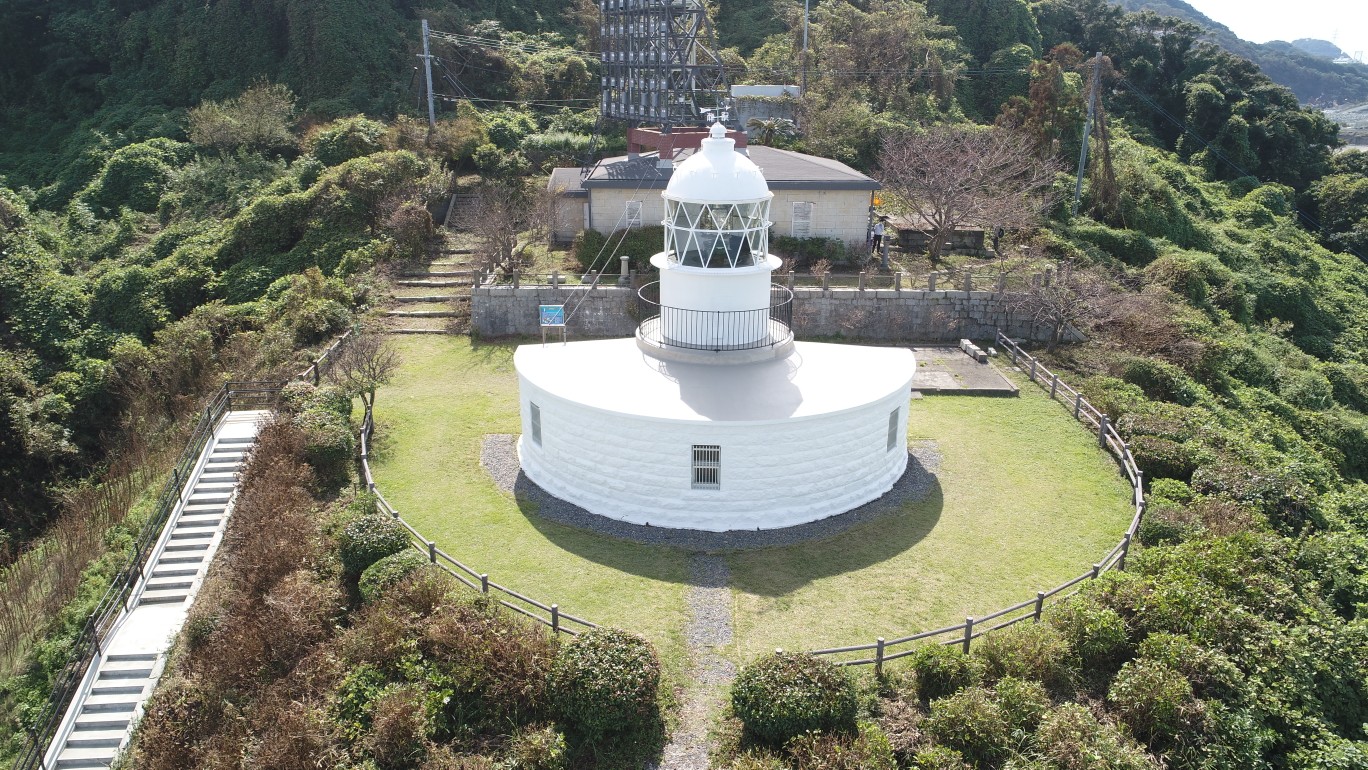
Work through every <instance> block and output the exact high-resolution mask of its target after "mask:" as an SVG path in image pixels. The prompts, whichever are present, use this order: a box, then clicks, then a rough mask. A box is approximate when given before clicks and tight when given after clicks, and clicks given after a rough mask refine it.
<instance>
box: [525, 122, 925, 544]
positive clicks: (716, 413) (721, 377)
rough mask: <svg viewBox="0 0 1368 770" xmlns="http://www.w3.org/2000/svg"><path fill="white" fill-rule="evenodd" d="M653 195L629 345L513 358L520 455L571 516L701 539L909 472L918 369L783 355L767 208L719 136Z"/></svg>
mask: <svg viewBox="0 0 1368 770" xmlns="http://www.w3.org/2000/svg"><path fill="white" fill-rule="evenodd" d="M662 195H663V196H664V198H665V219H664V221H663V222H662V224H663V225H664V226H665V250H664V251H662V252H661V253H659V254H657V255H656V256H655V257H653V258H652V259H651V263H652V264H653V265H655V266H656V267H657V268H659V270H660V281H659V282H658V283H655V284H651V285H649V286H648V287H646V289H643V293H642V295H641V296H642V299H643V300H644V301H645V302H646V303H648V304H651V305H653V306H654V308H655V310H656V311H657V312H656V314H655V315H654V316H652V317H650V318H647V319H646V320H645V321H643V322H642V323H641V326H640V327H638V329H637V335H636V338H635V339H625V340H603V341H594V342H575V343H570V344H564V345H549V346H548V345H524V346H522V347H519V348H518V351H517V353H516V354H515V355H514V357H513V363H514V366H515V367H516V368H517V370H518V382H519V387H520V399H521V409H522V420H523V432H522V438H521V439H520V440H519V442H518V456H519V459H520V461H521V464H522V469H523V472H524V473H525V474H526V475H527V477H528V478H529V479H531V480H532V481H533V482H535V483H536V484H538V485H539V486H540V487H541V488H542V489H544V490H546V491H547V492H549V493H551V494H552V495H555V496H556V497H559V498H561V499H562V500H566V501H568V502H571V503H574V504H576V505H578V506H580V507H581V508H584V509H585V510H587V511H589V512H591V513H595V514H599V515H602V516H608V517H611V518H614V519H620V520H623V521H628V522H632V523H635V524H649V525H651V526H655V527H676V528H683V529H701V530H708V531H713V532H725V531H729V530H755V529H774V528H779V527H788V526H792V525H795V524H803V523H806V522H810V521H816V520H818V519H823V518H827V517H829V516H835V515H836V514H839V513H844V512H845V511H848V510H850V509H852V508H856V507H858V506H860V505H863V504H864V503H867V502H869V501H871V500H873V499H875V498H877V497H879V496H880V495H882V494H883V493H885V492H887V491H888V490H889V489H891V488H892V487H893V484H894V483H895V482H896V481H897V480H898V478H899V477H900V476H901V475H902V473H903V471H904V470H905V469H906V467H907V405H908V401H909V398H910V396H911V387H912V376H913V374H914V373H915V372H916V368H917V363H916V360H915V359H914V358H913V355H912V352H911V351H910V350H906V349H897V348H872V347H860V346H855V345H825V344H817V343H802V342H798V343H796V342H794V340H793V333H792V330H791V320H792V310H793V306H792V300H793V296H792V293H791V292H789V291H788V289H786V288H784V287H779V286H773V285H772V284H771V283H770V275H771V273H772V272H773V271H774V270H775V269H777V268H778V267H779V264H780V261H779V260H778V259H777V258H775V257H774V256H772V255H770V254H769V252H768V245H769V227H770V221H769V204H770V199H771V198H772V197H773V195H772V194H771V193H770V191H769V188H768V186H767V185H766V184H765V179H764V176H763V175H762V174H761V173H760V169H759V168H757V167H756V166H755V164H754V163H751V162H750V160H749V159H747V158H746V157H745V156H742V155H740V154H738V153H736V152H735V151H734V149H733V142H732V140H730V139H727V138H725V131H724V130H723V129H722V127H721V126H720V125H717V126H714V127H713V130H712V136H711V138H709V139H705V140H703V142H702V146H701V147H700V152H699V153H698V154H696V155H694V156H692V157H690V158H689V159H688V160H686V161H684V162H683V163H682V164H680V165H679V167H678V168H676V169H675V170H674V172H673V174H672V175H671V178H670V182H669V184H668V185H667V186H666V188H665V191H664V193H662Z"/></svg>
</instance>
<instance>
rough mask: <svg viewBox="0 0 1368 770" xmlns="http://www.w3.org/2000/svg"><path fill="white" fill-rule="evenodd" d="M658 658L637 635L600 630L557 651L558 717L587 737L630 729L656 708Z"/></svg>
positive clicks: (552, 687)
mask: <svg viewBox="0 0 1368 770" xmlns="http://www.w3.org/2000/svg"><path fill="white" fill-rule="evenodd" d="M659 686H660V661H659V660H657V659H656V654H655V650H654V649H653V648H652V647H651V643H650V642H648V641H646V640H645V639H643V638H641V637H640V636H637V635H635V634H629V633H627V632H625V631H619V630H617V629H612V628H596V629H593V630H591V631H588V632H586V633H584V634H581V635H580V636H578V637H576V638H574V639H572V640H571V641H570V642H569V643H567V644H565V645H563V646H562V647H561V648H560V651H559V652H558V653H557V654H556V660H555V663H553V664H552V666H551V675H550V678H549V680H548V688H549V694H550V700H551V709H552V712H553V713H554V714H555V716H556V718H557V720H559V721H561V722H562V723H563V724H565V725H567V726H569V727H572V728H573V729H574V730H575V731H576V732H578V733H580V734H581V735H583V736H585V737H587V738H595V737H598V736H601V735H604V734H607V733H613V732H625V731H630V730H632V729H634V728H636V727H638V726H639V725H641V724H642V723H643V722H644V721H645V720H647V719H649V718H650V717H651V715H652V714H654V713H655V711H656V691H657V689H658V688H659Z"/></svg>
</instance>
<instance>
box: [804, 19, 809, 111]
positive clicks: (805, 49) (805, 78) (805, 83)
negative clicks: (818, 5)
mask: <svg viewBox="0 0 1368 770" xmlns="http://www.w3.org/2000/svg"><path fill="white" fill-rule="evenodd" d="M808 4H809V0H803V85H802V88H803V96H807V70H808V15H809V12H808Z"/></svg>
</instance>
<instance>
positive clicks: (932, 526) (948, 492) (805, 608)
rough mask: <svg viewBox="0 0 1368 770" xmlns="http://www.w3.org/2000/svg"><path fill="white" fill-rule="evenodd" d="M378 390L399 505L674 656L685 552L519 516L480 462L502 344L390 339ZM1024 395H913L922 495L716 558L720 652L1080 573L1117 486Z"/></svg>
mask: <svg viewBox="0 0 1368 770" xmlns="http://www.w3.org/2000/svg"><path fill="white" fill-rule="evenodd" d="M395 344H396V345H397V346H398V348H399V350H400V352H401V354H402V355H403V357H404V364H403V366H402V368H401V369H400V371H399V373H398V375H397V376H396V377H395V379H394V382H393V383H392V384H390V385H389V386H387V387H385V388H384V389H382V390H381V391H380V393H379V398H378V408H377V420H378V422H379V425H380V430H381V433H380V435H379V437H378V438H377V447H376V461H375V463H374V464H373V468H374V471H375V476H376V480H377V483H378V484H379V485H380V488H381V490H382V491H383V492H384V494H385V496H386V497H387V498H388V499H389V500H390V502H391V503H392V504H393V505H394V506H395V507H396V508H398V509H399V510H400V512H401V513H402V514H403V516H404V518H405V519H407V520H408V521H409V522H410V523H411V524H413V526H414V527H416V528H417V529H418V530H419V531H421V532H423V533H424V534H425V535H426V536H427V537H429V538H431V539H433V540H435V541H436V542H437V543H438V544H439V546H440V547H441V548H442V549H443V550H445V551H447V552H448V553H451V554H452V555H453V556H455V557H456V558H458V559H461V560H462V561H464V562H465V563H466V564H469V565H470V566H472V567H474V568H475V569H478V570H481V571H485V572H488V573H489V575H490V578H491V579H492V580H494V581H496V582H499V583H502V584H504V585H507V586H509V587H511V588H514V589H516V590H519V591H521V592H522V593H525V594H527V595H530V596H532V597H533V598H536V599H540V600H541V601H543V602H547V603H550V602H553V601H554V602H556V603H558V604H560V606H561V608H562V609H563V610H564V611H566V612H569V613H571V614H574V615H578V616H580V617H584V618H587V619H589V620H593V621H596V622H600V623H606V624H611V625H616V626H619V627H622V628H626V629H629V630H632V631H636V632H638V633H641V634H643V635H645V636H647V637H648V638H650V639H651V640H652V641H653V642H655V643H656V644H657V646H658V647H659V648H660V651H661V654H662V657H663V658H664V659H665V661H666V663H667V666H668V667H669V668H670V669H672V673H673V674H674V675H676V676H678V675H679V673H680V672H681V671H682V667H683V660H684V656H683V651H684V647H683V628H684V623H685V621H686V612H685V606H684V594H685V591H686V589H687V586H686V585H685V580H686V575H687V561H688V555H687V554H686V553H683V552H680V551H675V550H672V549H668V548H658V547H650V546H643V545H637V544H633V543H623V542H619V541H615V540H610V539H607V538H603V537H600V536H597V535H593V534H589V533H586V532H583V531H580V530H576V529H572V528H568V527H563V526H560V525H556V524H553V523H550V522H547V521H544V520H541V519H533V518H529V516H528V515H527V514H525V513H523V511H522V510H521V509H520V508H519V505H518V503H517V502H516V501H515V500H514V499H513V497H512V496H511V495H509V494H506V493H503V492H501V491H499V490H498V488H496V487H495V485H494V483H493V481H492V480H491V479H490V478H489V477H488V476H487V475H486V474H485V473H484V471H483V470H481V469H480V467H479V454H480V442H481V439H482V437H483V436H484V435H485V434H489V433H517V432H518V431H519V429H520V425H519V419H518V397H517V377H516V375H515V373H514V371H513V364H512V357H513V346H512V345H504V344H499V345H489V344H481V345H477V346H472V344H471V342H470V341H469V340H468V339H467V338H464V337H445V336H440V337H439V336H431V337H420V336H414V337H398V338H396V339H395ZM1033 388H1034V386H1024V387H1023V395H1022V397H1021V398H1019V399H993V398H972V397H954V396H938V397H929V398H926V399H922V400H919V401H914V402H913V403H912V409H911V428H910V435H911V437H912V439H914V440H916V439H929V440H933V441H935V442H936V445H937V447H938V449H939V451H940V454H941V457H942V460H941V468H940V471H939V474H938V476H939V486H938V488H937V489H936V490H935V491H934V493H933V494H932V495H931V496H930V497H929V498H928V499H926V500H923V501H921V502H919V503H916V504H912V505H909V506H908V511H907V513H906V515H903V516H896V517H889V518H887V519H884V520H882V521H879V522H875V523H872V524H869V525H865V526H863V527H859V528H857V529H855V530H853V531H850V532H847V533H845V534H843V535H840V536H838V537H835V538H832V539H830V540H826V541H822V542H817V543H810V544H806V545H801V546H793V547H787V548H774V549H767V550H762V551H753V552H741V553H735V554H732V555H730V556H729V557H728V559H729V562H730V565H731V568H732V577H733V581H732V585H733V588H734V597H735V601H736V608H735V626H736V642H735V645H734V649H733V650H731V653H732V654H733V655H734V656H735V657H737V658H738V659H739V660H743V661H744V660H748V659H750V658H752V657H754V656H756V655H758V654H760V653H762V652H765V651H768V650H771V649H773V648H775V647H783V648H785V649H794V650H798V649H814V648H817V647H823V646H837V645H844V644H854V643H858V642H864V641H873V640H874V638H875V637H877V636H880V635H882V636H886V637H894V636H898V635H902V634H904V633H911V632H913V631H918V630H923V629H927V628H931V627H933V626H936V625H948V624H951V623H954V622H957V621H960V620H963V618H964V616H965V615H981V614H985V613H988V612H991V611H993V610H996V609H998V608H1000V607H1002V606H1006V605H1008V604H1012V603H1015V602H1017V601H1020V600H1022V599H1025V598H1027V597H1030V596H1034V594H1035V591H1036V590H1040V589H1045V588H1050V587H1053V586H1054V585H1056V584H1058V583H1060V582H1063V580H1065V579H1067V578H1069V577H1072V576H1074V575H1077V574H1079V573H1081V572H1083V571H1084V570H1085V569H1086V568H1087V567H1088V565H1090V564H1091V563H1092V562H1093V561H1096V560H1097V559H1098V558H1100V557H1101V556H1102V555H1103V554H1105V553H1106V552H1107V551H1108V550H1109V549H1110V548H1111V547H1112V546H1113V545H1115V543H1116V541H1117V539H1118V538H1119V537H1120V535H1121V532H1122V531H1124V529H1125V527H1126V525H1127V523H1128V522H1129V518H1130V511H1129V510H1128V507H1127V499H1128V487H1127V485H1126V484H1125V482H1124V481H1123V480H1122V479H1121V478H1120V476H1119V475H1118V473H1117V471H1116V466H1115V465H1114V464H1113V463H1112V462H1111V460H1110V459H1109V458H1108V457H1107V456H1106V455H1104V454H1103V453H1102V452H1101V451H1099V450H1098V449H1097V447H1096V445H1095V443H1094V442H1093V441H1092V440H1091V438H1090V437H1089V434H1088V433H1087V432H1086V431H1085V430H1083V428H1081V427H1079V426H1078V425H1077V424H1075V423H1074V422H1073V420H1072V418H1070V417H1069V415H1068V413H1067V412H1066V410H1064V409H1063V408H1062V407H1060V406H1058V405H1056V404H1052V403H1050V402H1049V401H1048V399H1047V398H1046V397H1045V396H1044V395H1043V394H1041V393H1039V392H1038V391H1036V390H1034V389H1033Z"/></svg>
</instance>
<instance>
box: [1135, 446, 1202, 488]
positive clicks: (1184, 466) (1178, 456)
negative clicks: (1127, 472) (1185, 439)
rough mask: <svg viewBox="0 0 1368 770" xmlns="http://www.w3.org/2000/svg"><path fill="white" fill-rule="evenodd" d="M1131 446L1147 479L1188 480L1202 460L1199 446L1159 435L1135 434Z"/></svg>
mask: <svg viewBox="0 0 1368 770" xmlns="http://www.w3.org/2000/svg"><path fill="white" fill-rule="evenodd" d="M1130 448H1131V454H1132V456H1134V457H1135V464H1136V466H1137V467H1139V468H1140V470H1141V471H1142V472H1143V473H1144V474H1145V478H1147V479H1179V480H1182V481H1187V480H1189V479H1191V478H1192V474H1193V473H1194V472H1196V470H1197V467H1198V464H1199V462H1200V455H1199V450H1198V448H1197V447H1195V446H1193V445H1192V444H1190V443H1180V442H1177V441H1170V440H1169V439H1166V438H1160V437H1158V436H1143V435H1141V436H1135V437H1133V438H1132V439H1131V440H1130Z"/></svg>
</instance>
